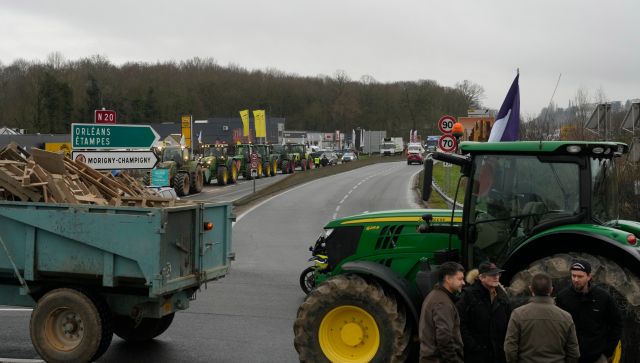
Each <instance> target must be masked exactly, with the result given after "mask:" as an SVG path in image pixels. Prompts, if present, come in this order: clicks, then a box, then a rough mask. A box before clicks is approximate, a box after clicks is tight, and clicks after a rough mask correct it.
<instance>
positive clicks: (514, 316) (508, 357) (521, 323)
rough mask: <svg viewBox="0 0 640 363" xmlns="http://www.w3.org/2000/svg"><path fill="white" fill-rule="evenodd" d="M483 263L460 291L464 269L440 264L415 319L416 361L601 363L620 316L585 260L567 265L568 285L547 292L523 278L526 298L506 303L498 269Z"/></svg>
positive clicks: (546, 283)
mask: <svg viewBox="0 0 640 363" xmlns="http://www.w3.org/2000/svg"><path fill="white" fill-rule="evenodd" d="M502 272H504V270H502V269H500V268H498V267H497V266H496V265H495V264H493V263H489V262H487V263H483V264H481V265H480V266H479V268H478V273H479V274H478V277H477V279H475V281H473V283H472V284H471V286H468V287H467V288H465V289H464V291H463V286H464V285H465V279H464V268H463V267H462V266H461V265H460V264H458V263H455V262H446V263H443V264H442V265H440V267H439V269H438V284H437V285H436V287H434V289H433V290H432V291H431V292H430V293H429V294H428V295H427V297H426V298H425V300H424V302H423V304H422V311H421V317H420V326H419V334H420V362H432V363H462V362H472V363H485V362H486V363H494V362H499V363H505V362H506V363H528V362H532V363H534V362H535V363H556V362H558V363H559V362H580V363H594V362H596V363H606V362H607V360H608V357H610V356H611V355H612V354H613V353H614V351H615V349H616V347H617V345H618V344H619V340H620V336H621V334H622V317H621V313H620V311H619V308H618V306H617V305H616V302H615V300H614V299H613V297H612V296H611V295H610V294H609V292H608V291H606V290H604V289H602V288H600V287H597V286H594V285H592V283H591V278H592V276H591V265H590V264H589V262H588V261H585V260H574V261H573V262H572V263H571V267H570V274H571V286H569V287H567V288H566V289H564V290H562V291H560V292H559V293H558V294H557V295H556V298H555V301H554V298H553V297H552V293H553V284H552V279H551V277H550V276H549V275H547V274H545V273H538V274H536V275H534V276H533V278H532V279H531V284H530V286H529V290H530V292H531V299H530V301H529V303H527V304H525V305H523V306H520V307H518V308H516V309H513V310H512V308H511V306H512V303H511V302H510V300H509V297H508V296H507V294H506V292H505V290H504V289H503V287H502V285H500V275H501V273H502Z"/></svg>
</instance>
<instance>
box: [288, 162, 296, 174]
mask: <svg viewBox="0 0 640 363" xmlns="http://www.w3.org/2000/svg"><path fill="white" fill-rule="evenodd" d="M295 172H296V162H295V160H290V161H289V173H291V174H293V173H295Z"/></svg>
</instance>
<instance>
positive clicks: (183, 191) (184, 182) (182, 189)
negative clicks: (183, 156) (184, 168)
mask: <svg viewBox="0 0 640 363" xmlns="http://www.w3.org/2000/svg"><path fill="white" fill-rule="evenodd" d="M189 185H190V183H189V174H187V173H178V174H176V176H175V177H173V189H174V190H175V191H176V194H177V195H178V196H179V197H184V196H185V195H187V194H188V193H189Z"/></svg>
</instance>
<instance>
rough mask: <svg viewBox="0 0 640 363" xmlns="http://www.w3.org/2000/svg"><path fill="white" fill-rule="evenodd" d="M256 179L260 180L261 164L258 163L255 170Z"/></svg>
mask: <svg viewBox="0 0 640 363" xmlns="http://www.w3.org/2000/svg"><path fill="white" fill-rule="evenodd" d="M256 171H257V173H256V179H260V178H262V163H261V162H258V167H257V168H256Z"/></svg>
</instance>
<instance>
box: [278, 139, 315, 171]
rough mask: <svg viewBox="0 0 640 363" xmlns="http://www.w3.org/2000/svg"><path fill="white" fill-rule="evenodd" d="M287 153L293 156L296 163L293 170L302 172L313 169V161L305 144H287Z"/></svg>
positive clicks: (292, 158)
mask: <svg viewBox="0 0 640 363" xmlns="http://www.w3.org/2000/svg"><path fill="white" fill-rule="evenodd" d="M285 148H286V150H287V153H288V154H289V155H291V160H292V162H293V163H294V166H293V169H295V168H300V169H301V170H302V171H305V170H307V169H313V160H312V159H311V157H310V155H309V153H308V152H307V150H306V147H305V146H304V144H286V145H285Z"/></svg>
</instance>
